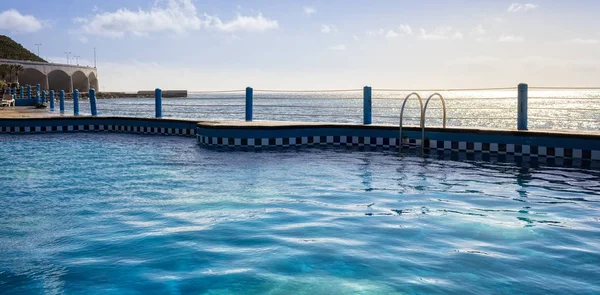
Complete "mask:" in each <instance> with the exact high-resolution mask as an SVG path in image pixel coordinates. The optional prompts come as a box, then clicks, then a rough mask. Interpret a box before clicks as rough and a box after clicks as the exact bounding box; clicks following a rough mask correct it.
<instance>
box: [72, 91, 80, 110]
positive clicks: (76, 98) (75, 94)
mask: <svg viewBox="0 0 600 295" xmlns="http://www.w3.org/2000/svg"><path fill="white" fill-rule="evenodd" d="M73 115H75V116H79V90H77V89H75V90H73Z"/></svg>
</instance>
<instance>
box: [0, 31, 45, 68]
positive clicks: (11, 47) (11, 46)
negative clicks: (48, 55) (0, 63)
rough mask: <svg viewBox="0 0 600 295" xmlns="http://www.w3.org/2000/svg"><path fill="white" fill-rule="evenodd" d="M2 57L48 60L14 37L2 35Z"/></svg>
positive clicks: (0, 50)
mask: <svg viewBox="0 0 600 295" xmlns="http://www.w3.org/2000/svg"><path fill="white" fill-rule="evenodd" d="M0 58H4V59H17V60H30V61H40V62H46V61H45V60H43V59H42V58H40V57H39V56H37V55H35V54H33V53H32V52H31V51H29V50H27V49H25V48H24V47H23V46H21V44H19V43H17V42H15V41H13V39H11V38H9V37H7V36H4V35H0Z"/></svg>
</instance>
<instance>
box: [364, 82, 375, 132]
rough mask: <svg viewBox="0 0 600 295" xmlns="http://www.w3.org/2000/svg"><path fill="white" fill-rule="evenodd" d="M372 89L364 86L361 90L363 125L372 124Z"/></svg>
mask: <svg viewBox="0 0 600 295" xmlns="http://www.w3.org/2000/svg"><path fill="white" fill-rule="evenodd" d="M372 91H373V90H372V88H371V86H365V88H364V89H363V117H364V120H363V123H364V124H371V122H372V102H373V99H372Z"/></svg>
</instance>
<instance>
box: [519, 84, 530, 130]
mask: <svg viewBox="0 0 600 295" xmlns="http://www.w3.org/2000/svg"><path fill="white" fill-rule="evenodd" d="M528 90H529V86H527V84H524V83H521V84H519V87H518V92H519V96H518V97H519V98H518V103H517V129H518V130H527V97H528Z"/></svg>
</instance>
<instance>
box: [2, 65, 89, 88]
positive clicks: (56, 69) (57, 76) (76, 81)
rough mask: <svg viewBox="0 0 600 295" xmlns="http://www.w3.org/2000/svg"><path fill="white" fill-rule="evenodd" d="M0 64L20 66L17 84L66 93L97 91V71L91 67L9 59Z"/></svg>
mask: <svg viewBox="0 0 600 295" xmlns="http://www.w3.org/2000/svg"><path fill="white" fill-rule="evenodd" d="M0 64H13V65H21V66H22V67H23V71H22V72H20V73H19V81H18V82H19V84H21V85H36V84H40V87H41V88H42V90H54V91H60V90H64V91H65V92H67V93H71V92H73V89H78V90H79V91H88V90H90V87H91V88H94V89H96V90H99V87H98V86H99V85H98V70H97V69H96V68H93V67H85V66H76V65H66V64H56V63H44V62H33V61H22V60H11V59H0Z"/></svg>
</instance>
